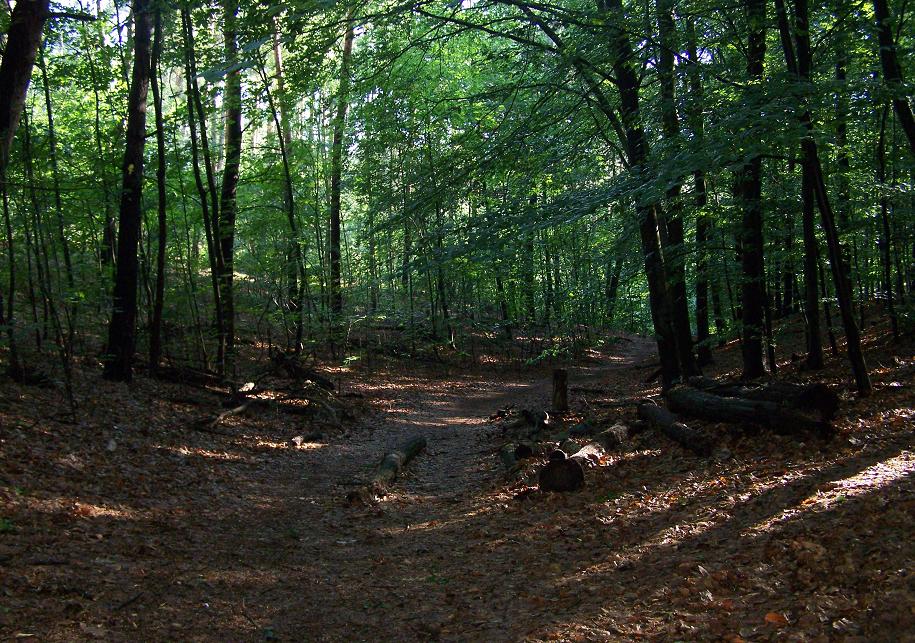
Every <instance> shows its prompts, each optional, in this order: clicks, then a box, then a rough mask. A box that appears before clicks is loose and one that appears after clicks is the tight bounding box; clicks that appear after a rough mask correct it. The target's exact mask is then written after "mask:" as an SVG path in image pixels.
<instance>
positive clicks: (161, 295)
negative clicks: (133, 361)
mask: <svg viewBox="0 0 915 643" xmlns="http://www.w3.org/2000/svg"><path fill="white" fill-rule="evenodd" d="M155 28H156V34H155V37H154V39H153V48H152V62H151V64H150V70H149V75H150V87H151V89H152V94H153V106H154V108H155V112H156V189H157V197H158V200H157V209H156V221H157V224H158V225H157V237H158V245H157V247H156V290H155V300H154V303H153V315H152V324H150V328H149V368H150V370H151V371H154V370H156V368H158V366H159V360H160V358H161V357H162V309H163V307H164V306H165V243H166V240H167V237H168V221H167V219H166V213H167V207H166V206H167V203H166V192H165V187H166V186H165V122H164V119H163V117H162V94H161V92H160V90H159V59H160V58H161V57H162V37H163V35H162V8H161V6H156V16H155Z"/></svg>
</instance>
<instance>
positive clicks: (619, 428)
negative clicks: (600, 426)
mask: <svg viewBox="0 0 915 643" xmlns="http://www.w3.org/2000/svg"><path fill="white" fill-rule="evenodd" d="M633 435H635V432H634V431H633V430H632V429H630V428H629V427H628V426H626V425H624V424H614V425H613V426H611V427H610V428H609V429H607V430H605V431H601V432H600V433H598V434H597V435H595V436H594V437H593V438H592V440H593V441H594V442H596V443H597V444H599V445H601V446H602V447H603V448H604V449H606V450H607V451H611V450H613V449H616V448H618V447H620V446H621V445H622V444H623V442H625V441H626V440H628V439H629V438H631V437H632V436H633Z"/></svg>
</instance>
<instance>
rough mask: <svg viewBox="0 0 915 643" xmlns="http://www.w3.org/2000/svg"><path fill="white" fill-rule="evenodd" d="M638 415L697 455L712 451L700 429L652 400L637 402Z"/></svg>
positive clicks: (708, 440) (704, 454)
mask: <svg viewBox="0 0 915 643" xmlns="http://www.w3.org/2000/svg"><path fill="white" fill-rule="evenodd" d="M638 409H639V417H640V418H641V419H642V420H644V421H645V422H647V423H648V424H650V425H651V426H653V427H654V428H656V429H657V430H659V431H660V432H661V433H663V434H664V435H666V436H667V437H668V438H670V439H671V440H673V441H674V442H676V443H677V444H679V445H680V446H682V447H683V448H685V449H689V450H690V451H692V452H693V453H695V454H696V455H699V456H703V457H705V456H708V455H710V454H711V453H712V442H711V440H710V439H709V438H708V436H706V435H705V434H704V433H703V432H702V431H699V430H697V429H693V428H691V427H689V426H687V425H686V424H684V423H683V422H680V421H679V420H678V419H677V417H676V416H675V415H674V414H673V413H671V412H670V411H668V410H667V409H665V408H664V407H662V406H658V405H656V404H654V403H653V402H642V403H641V404H639V407H638Z"/></svg>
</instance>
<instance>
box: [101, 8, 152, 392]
mask: <svg viewBox="0 0 915 643" xmlns="http://www.w3.org/2000/svg"><path fill="white" fill-rule="evenodd" d="M133 16H134V37H133V48H134V53H133V56H134V58H133V74H132V77H131V82H130V95H129V98H128V103H127V142H126V150H125V152H124V163H123V166H122V177H123V178H122V188H121V210H120V216H119V219H118V258H117V268H116V270H115V276H114V293H113V297H112V299H113V309H112V315H111V322H110V324H109V326H108V349H107V351H106V355H105V369H104V377H105V379H108V380H113V381H118V382H129V381H131V379H132V378H133V353H134V349H135V346H136V318H137V245H138V243H139V240H140V219H141V197H142V189H143V147H144V143H145V142H146V95H147V91H148V89H149V70H150V45H151V43H150V40H151V31H152V14H151V13H150V11H149V0H133Z"/></svg>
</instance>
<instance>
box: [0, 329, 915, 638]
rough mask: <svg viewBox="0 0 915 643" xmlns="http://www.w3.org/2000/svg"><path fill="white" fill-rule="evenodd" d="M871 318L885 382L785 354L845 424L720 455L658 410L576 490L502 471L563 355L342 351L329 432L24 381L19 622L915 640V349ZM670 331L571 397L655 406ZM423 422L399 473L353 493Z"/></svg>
mask: <svg viewBox="0 0 915 643" xmlns="http://www.w3.org/2000/svg"><path fill="white" fill-rule="evenodd" d="M868 338H869V341H868V346H867V349H868V359H869V362H870V366H871V368H872V373H873V377H874V381H875V388H876V391H875V394H874V395H873V396H872V397H871V398H869V399H866V400H858V399H857V398H856V397H855V396H854V395H853V393H852V392H851V391H850V390H849V389H848V388H847V386H848V383H847V380H848V376H847V372H846V370H847V369H846V366H845V363H844V362H843V361H841V360H839V359H835V358H833V359H831V360H830V364H829V366H828V368H827V369H826V370H824V371H822V372H820V373H816V374H810V373H803V372H799V371H797V370H796V369H795V368H794V367H792V366H790V365H788V364H785V365H784V368H783V370H784V371H785V373H784V376H785V377H787V378H789V379H794V380H809V379H811V378H813V377H815V378H816V379H819V380H825V381H827V382H830V383H832V384H835V385H836V386H838V387H839V388H840V390H841V394H842V401H843V406H842V408H841V410H840V414H839V417H838V419H837V421H836V423H835V426H836V429H837V431H838V435H837V436H836V437H834V438H833V439H832V440H830V441H828V442H822V441H819V440H815V439H808V440H798V439H797V438H792V437H789V436H781V435H775V434H772V433H770V432H768V431H765V430H762V431H757V430H753V429H751V428H750V427H737V428H735V427H734V426H728V425H714V424H710V423H703V424H701V426H702V427H703V428H704V429H705V430H707V431H709V432H710V433H713V434H714V435H715V436H716V439H717V448H716V451H715V454H714V455H713V456H712V457H711V458H700V457H698V456H695V455H692V454H690V453H688V452H686V451H683V450H682V449H680V447H678V446H676V445H675V444H672V443H671V442H669V441H668V440H667V439H666V438H664V437H663V436H661V435H658V434H656V433H654V432H652V431H650V430H648V431H644V432H642V433H640V434H639V435H637V436H636V437H635V438H634V439H633V440H632V442H631V443H630V444H628V445H627V446H626V447H625V448H624V449H622V450H620V451H619V452H618V453H615V454H614V455H613V456H612V457H611V458H610V459H609V461H607V462H605V463H604V464H603V465H602V466H600V467H597V468H595V469H591V470H589V471H587V472H586V485H585V487H584V489H583V490H582V491H579V492H575V493H569V494H545V493H540V492H537V491H535V490H533V489H532V488H528V487H524V486H523V485H522V484H521V483H513V484H510V483H508V482H506V480H505V479H504V477H503V473H502V470H501V465H500V463H499V461H498V457H497V455H496V452H497V450H498V448H499V446H500V444H501V439H500V436H501V432H500V430H499V428H498V426H497V424H496V423H494V422H493V421H491V420H490V419H489V418H490V416H491V415H492V414H494V413H495V412H496V411H497V410H499V409H502V408H505V407H507V406H508V405H515V407H516V408H546V407H547V406H548V405H549V387H550V381H549V376H548V375H549V373H548V372H547V371H545V370H537V371H530V372H526V373H524V372H522V373H518V372H516V371H512V370H511V369H508V368H500V367H498V365H492V366H491V367H487V368H485V369H475V370H460V369H454V368H447V367H444V366H441V365H439V366H434V365H426V366H421V365H413V364H407V363H400V364H390V365H389V366H388V367H387V368H386V369H385V370H379V371H376V372H374V373H371V374H368V373H335V374H334V376H335V377H337V378H339V380H340V382H341V386H342V388H343V391H344V392H348V393H350V394H351V396H350V397H346V398H344V399H347V400H351V401H352V403H353V404H354V405H356V406H364V407H365V410H364V411H363V412H361V413H360V414H358V415H357V416H356V417H355V418H353V419H350V420H346V421H344V422H342V423H341V424H339V425H338V427H337V429H336V430H328V431H327V432H326V434H324V435H322V436H320V437H318V436H314V437H313V438H310V439H313V440H314V441H307V440H305V441H302V440H297V441H293V440H292V438H294V437H296V436H298V435H306V436H307V434H308V433H309V432H310V431H311V430H312V428H313V427H310V426H309V425H308V423H307V422H306V421H305V420H303V419H301V418H300V417H291V416H288V415H281V414H278V413H273V412H264V413H258V414H254V415H251V416H243V417H233V418H229V419H228V420H226V422H225V423H224V424H223V425H222V429H221V431H220V432H219V433H212V432H204V431H200V430H196V429H194V428H192V427H193V426H194V420H195V419H198V418H200V417H201V416H204V415H207V414H208V413H213V412H215V411H217V410H218V409H219V404H220V397H219V396H218V395H217V393H215V392H207V391H204V390H195V391H191V390H189V389H188V388H187V387H186V386H182V385H179V384H175V383H166V382H158V381H154V380H151V379H147V378H139V379H138V380H137V382H136V383H135V384H133V385H131V386H130V387H127V386H124V385H114V384H109V383H106V382H103V381H102V380H101V379H100V377H99V376H98V372H97V368H96V367H92V365H86V366H84V367H81V368H80V369H79V370H78V377H77V381H76V395H77V398H78V399H80V400H81V402H82V403H81V407H80V414H79V416H78V422H77V423H75V424H74V423H68V422H66V421H65V418H64V416H63V415H62V414H61V411H63V409H64V408H65V404H64V401H63V396H62V394H61V392H60V391H59V390H57V389H55V388H37V387H22V386H18V385H14V384H12V383H11V382H8V381H3V382H2V387H0V485H2V486H0V639H2V640H9V639H29V638H33V639H35V640H41V641H73V640H93V639H97V640H114V641H121V640H124V641H126V640H137V639H139V640H170V641H189V640H201V641H203V640H208V641H210V640H213V641H230V640H231V641H241V640H251V641H262V640H279V641H300V640H304V641H309V640H315V641H319V640H334V641H356V640H366V641H390V640H437V639H442V640H477V641H503V640H564V641H566V640H568V641H603V640H657V641H667V640H713V641H714V640H722V641H768V640H798V641H819V640H822V641H832V640H846V641H883V640H886V641H889V640H896V641H900V640H915V540H913V538H912V534H913V533H915V493H913V492H915V476H913V472H915V438H913V426H915V408H913V407H915V354H913V349H912V345H911V343H909V344H891V343H889V342H888V340H887V338H886V335H885V334H884V333H883V332H882V330H881V329H879V328H877V329H871V332H869V334H868ZM797 341H798V340H797V337H786V338H785V344H786V346H790V345H791V343H792V342H797ZM789 350H790V348H789ZM653 356H654V346H653V345H652V343H651V342H650V341H649V340H647V339H644V338H641V337H637V336H634V335H619V336H618V339H617V340H616V341H613V342H609V343H608V344H607V345H606V347H605V348H603V349H601V350H600V351H594V352H592V353H590V354H588V355H587V356H586V357H585V358H583V359H581V360H579V361H577V362H576V363H575V364H573V365H570V379H571V387H572V388H571V390H572V396H571V402H572V407H573V413H572V414H571V417H570V421H574V420H576V419H578V418H586V419H587V420H588V421H589V422H594V423H597V424H599V425H604V424H612V423H616V422H623V423H626V422H632V421H634V420H635V409H634V406H632V405H629V404H626V403H625V402H626V401H627V400H629V399H631V398H640V397H646V396H654V395H657V394H658V393H659V391H658V390H657V388H655V387H656V385H655V384H646V383H644V380H645V377H646V375H647V374H648V373H650V372H651V371H652V370H654V368H653V365H652V362H653V361H654V360H656V358H655V357H653ZM738 358H739V348H737V347H736V345H731V346H728V347H725V348H724V349H721V350H718V351H717V352H716V359H717V365H716V366H715V367H714V368H713V369H711V371H710V374H713V375H726V374H729V373H730V374H731V375H733V374H735V372H736V371H735V369H736V366H737V359H738ZM360 395H361V396H362V398H360V397H358V396H360ZM695 424H697V425H699V423H695ZM414 435H423V436H425V437H426V438H427V440H428V448H427V449H426V450H425V451H424V452H422V453H421V454H420V455H419V456H418V457H417V458H416V459H415V460H414V461H413V462H412V463H411V464H410V465H409V467H408V468H407V471H406V473H405V475H403V476H402V477H401V479H399V480H398V481H397V482H396V483H395V484H394V485H393V487H392V488H391V491H390V493H389V494H388V495H387V496H386V497H384V498H383V499H381V500H380V501H379V502H376V503H370V504H368V505H359V506H348V505H347V503H345V502H344V497H345V496H346V493H347V491H349V490H351V489H352V488H353V485H354V484H355V483H356V482H357V481H359V480H363V479H365V477H366V475H367V474H368V472H369V471H370V470H371V468H372V467H373V466H374V464H375V463H376V462H377V461H378V459H379V458H380V456H381V455H382V453H384V452H385V450H386V449H388V448H389V447H391V446H392V445H396V444H398V443H399V442H401V441H403V439H405V438H408V437H412V436H414Z"/></svg>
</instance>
